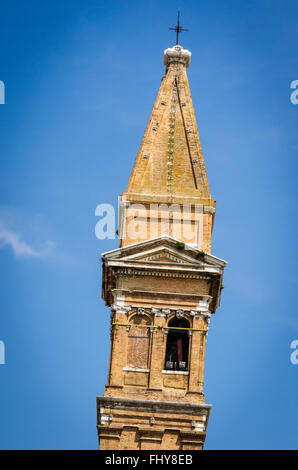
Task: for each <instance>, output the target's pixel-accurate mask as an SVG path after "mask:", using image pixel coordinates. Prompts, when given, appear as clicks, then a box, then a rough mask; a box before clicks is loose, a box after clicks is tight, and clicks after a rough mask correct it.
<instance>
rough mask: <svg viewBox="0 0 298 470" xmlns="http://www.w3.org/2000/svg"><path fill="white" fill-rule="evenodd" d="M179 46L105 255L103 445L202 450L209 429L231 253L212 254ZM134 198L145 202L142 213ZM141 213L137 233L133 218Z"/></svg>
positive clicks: (205, 190)
mask: <svg viewBox="0 0 298 470" xmlns="http://www.w3.org/2000/svg"><path fill="white" fill-rule="evenodd" d="M177 47H178V49H177ZM177 47H176V48H174V49H171V50H170V52H169V53H168V52H167V51H166V53H165V54H166V56H165V57H166V64H167V69H166V73H165V76H164V77H163V80H162V83H161V86H160V90H159V92H158V96H157V99H156V102H155V104H154V106H153V109H152V113H151V116H150V119H149V123H148V126H147V128H146V131H145V134H144V138H143V141H142V144H141V147H140V150H139V153H138V155H137V157H136V161H135V165H134V168H133V171H132V174H131V177H130V180H129V183H128V186H127V188H126V192H125V193H124V194H123V195H122V215H121V220H120V238H121V241H120V248H119V249H118V250H114V251H111V252H108V253H105V254H104V255H103V288H102V296H103V299H104V300H105V302H106V305H108V306H110V307H111V352H110V367H109V372H108V380H107V385H106V387H105V392H104V396H102V397H98V398H97V410H98V411H97V418H98V421H97V426H98V436H99V446H100V449H102V450H117V449H122V450H157V449H165V450H190V449H191V450H200V449H202V448H203V444H204V441H205V437H206V431H207V425H208V420H209V414H210V409H211V405H207V404H206V403H205V396H204V392H203V381H204V363H205V349H206V336H207V331H208V328H209V321H210V317H211V315H212V314H214V313H215V310H216V308H217V307H218V305H219V303H220V294H221V284H222V277H223V271H224V267H225V265H226V262H225V261H223V260H221V259H219V258H216V257H215V256H213V255H211V254H210V251H211V235H212V229H213V220H214V213H215V201H214V200H213V199H212V198H211V195H210V190H209V185H208V180H207V175H206V169H205V164H204V159H203V155H202V150H201V145H200V140H199V135H198V130H197V124H196V119H195V114H194V110H193V105H192V100H191V95H190V90H189V84H188V79H187V75H186V65H188V63H189V57H190V53H189V52H188V51H185V50H183V49H181V48H180V49H179V47H180V46H177ZM167 54H168V56H167ZM175 57H176V58H177V60H176V59H175ZM170 58H171V59H170ZM132 203H138V204H142V205H143V206H142V208H141V209H140V211H138V212H137V213H136V212H133V211H131V209H130V204H132ZM152 204H153V205H154V204H155V207H154V208H153V209H152ZM161 204H169V205H171V208H170V210H169V211H167V210H165V208H164V207H163V206H161ZM185 204H189V205H190V209H189V210H188V209H187V210H185V208H184V209H183V207H184V205H185ZM167 217H168V219H167ZM179 217H181V218H182V221H183V222H185V223H186V226H187V227H188V228H189V229H191V230H192V232H193V238H191V239H190V238H189V233H190V232H188V233H187V230H188V229H186V230H185V232H180V233H179V232H177V224H178V222H179ZM135 221H137V223H138V232H137V237H136V238H133V239H132V238H131V237H130V235H129V234H128V232H127V227H128V226H129V225H130V224H132V223H134V222H135ZM148 222H150V224H151V225H150V224H149V225H148ZM187 224H188V225H187Z"/></svg>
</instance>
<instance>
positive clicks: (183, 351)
mask: <svg viewBox="0 0 298 470" xmlns="http://www.w3.org/2000/svg"><path fill="white" fill-rule="evenodd" d="M168 326H169V331H168V337H167V349H166V360H165V368H166V369H167V370H188V345H189V337H188V331H187V330H183V329H181V330H180V328H189V323H188V322H187V321H186V320H185V319H174V320H172V321H170V323H169V325H168ZM170 327H172V328H173V329H171V328H170ZM174 328H177V330H176V329H174Z"/></svg>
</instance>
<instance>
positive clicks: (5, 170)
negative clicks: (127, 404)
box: [0, 0, 298, 449]
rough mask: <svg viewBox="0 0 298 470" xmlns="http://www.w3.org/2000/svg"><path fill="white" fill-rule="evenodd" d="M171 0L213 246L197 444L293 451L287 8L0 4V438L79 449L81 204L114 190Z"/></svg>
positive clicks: (290, 37) (85, 367)
mask: <svg viewBox="0 0 298 470" xmlns="http://www.w3.org/2000/svg"><path fill="white" fill-rule="evenodd" d="M178 7H180V8H181V15H182V24H183V25H184V26H185V27H187V28H189V29H190V31H189V32H188V33H184V34H183V36H182V40H181V43H182V45H183V46H184V47H186V48H188V49H190V50H191V51H192V64H191V67H190V68H189V70H188V76H189V81H190V86H191V91H192V97H193V102H194V106H195V111H196V115H197V120H198V126H199V131H200V137H201V143H202V147H203V153H204V157H205V161H206V167H207V173H208V178H209V183H210V187H211V191H212V195H213V197H214V198H215V199H216V200H217V213H216V219H215V227H214V232H213V250H212V252H213V254H215V255H216V256H219V257H221V258H224V259H226V260H227V261H228V262H229V265H228V267H227V269H226V273H225V279H224V286H225V289H224V291H223V295H222V305H221V307H220V308H219V309H218V311H217V313H216V315H215V316H214V317H213V318H212V321H211V325H210V331H209V334H208V340H207V355H206V368H205V371H206V372H205V394H206V401H207V403H212V404H213V409H212V414H211V419H210V422H209V427H208V433H207V440H206V446H205V448H207V449H231V448H232V449H262V448H265V449H287V448H289V449H296V448H297V447H298V425H297V422H298V411H297V396H298V394H297V391H298V365H296V366H295V365H293V364H291V362H290V354H291V349H290V344H291V342H292V341H293V340H295V339H298V318H297V301H298V299H297V287H298V275H297V269H296V263H297V249H296V238H297V237H296V230H297V220H296V214H297V202H298V198H297V169H298V164H297V151H298V138H297V123H298V105H296V106H295V105H293V104H292V103H291V102H290V93H291V90H290V83H291V82H292V81H293V80H295V79H298V67H297V48H296V44H297V33H298V5H297V2H295V1H292V0H287V1H281V0H271V1H269V0H268V1H265V0H255V1H246V2H239V1H236V0H234V1H232V0H225V1H222V0H221V1H219V0H217V1H215V0H213V1H212V0H211V1H210V0H208V1H207V0H201V1H200V2H198V1H193V0H188V1H183V0H180V1H179V2H177V1H176V0H171V1H167V0H166V1H157V0H152V1H148V0H147V1H146V2H145V1H126V2H123V1H119V0H113V1H102V2H101V1H88V0H85V1H76V0H73V1H71V2H67V1H64V0H60V1H59V2H58V1H56V0H52V1H51V2H49V1H46V2H42V3H41V2H37V1H32V0H28V1H27V2H13V1H9V2H8V1H2V2H1V4H0V80H3V81H4V83H5V87H6V103H5V105H1V106H0V158H1V160H0V171H1V185H0V265H1V271H0V282H1V296H0V312H1V313H0V315H1V316H0V340H1V341H4V343H5V347H6V349H5V351H6V364H5V365H0V397H1V399H0V416H1V419H0V448H2V449H14V448H15V449H80V448H83V449H95V448H96V447H97V433H96V407H95V397H96V395H97V394H101V393H102V392H103V390H104V386H105V383H106V377H107V370H108V358H109V310H108V309H107V308H106V307H105V306H104V304H103V301H101V299H100V286H101V262H100V253H102V252H104V251H108V250H110V249H114V248H116V247H117V243H118V242H117V240H104V241H99V240H98V239H96V237H95V234H94V228H95V224H96V222H97V219H96V217H95V215H94V211H95V208H96V206H97V205H98V204H100V203H111V204H116V203H117V197H118V195H119V194H120V193H121V192H123V191H124V189H125V187H126V183H127V181H128V178H129V175H130V171H131V169H132V165H133V162H134V158H135V155H136V153H137V150H138V146H139V145H140V142H141V138H142V135H143V132H144V129H145V126H146V124H147V120H148V117H149V114H150V111H151V107H152V104H153V101H154V99H155V96H156V93H157V90H158V87H159V84H160V79H161V77H162V75H163V70H164V68H163V65H162V56H163V50H164V49H165V48H167V47H171V46H172V45H173V44H174V40H175V37H174V33H171V32H170V31H168V27H169V26H173V25H174V24H175V21H176V12H177V9H178Z"/></svg>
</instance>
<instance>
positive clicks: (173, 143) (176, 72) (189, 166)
mask: <svg viewBox="0 0 298 470" xmlns="http://www.w3.org/2000/svg"><path fill="white" fill-rule="evenodd" d="M190 58H191V52H190V51H188V50H186V49H183V47H182V46H179V45H176V46H174V47H172V48H169V49H166V50H165V51H164V65H165V66H166V72H165V75H164V77H163V79H162V83H161V86H160V89H159V92H158V95H157V98H156V101H155V103H154V106H153V109H152V112H151V116H150V119H149V122H148V125H147V128H146V130H145V134H144V137H143V140H142V143H141V146H140V149H139V152H138V154H137V157H136V161H135V164H134V168H133V171H132V174H131V177H130V179H129V182H128V185H127V189H126V193H125V194H126V196H129V195H139V196H140V197H142V196H144V195H150V194H151V195H162V196H167V197H168V198H169V202H170V201H171V200H172V198H177V197H178V198H179V197H183V198H185V197H188V198H195V199H196V200H197V202H198V199H200V200H202V202H203V200H206V202H208V204H210V200H211V195H210V190H209V184H208V180H207V175H206V169H205V164H204V159H203V154H202V149H201V144H200V138H199V133H198V128H197V123H196V118H195V113H194V108H193V104H192V99H191V93H190V88H189V83H188V78H187V73H186V67H188V66H189V65H190Z"/></svg>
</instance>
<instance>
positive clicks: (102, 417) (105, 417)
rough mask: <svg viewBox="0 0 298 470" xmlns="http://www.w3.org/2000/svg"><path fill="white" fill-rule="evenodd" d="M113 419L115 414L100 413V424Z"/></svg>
mask: <svg viewBox="0 0 298 470" xmlns="http://www.w3.org/2000/svg"><path fill="white" fill-rule="evenodd" d="M112 419H113V415H105V414H101V415H100V424H106V423H108V422H109V421H112Z"/></svg>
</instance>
